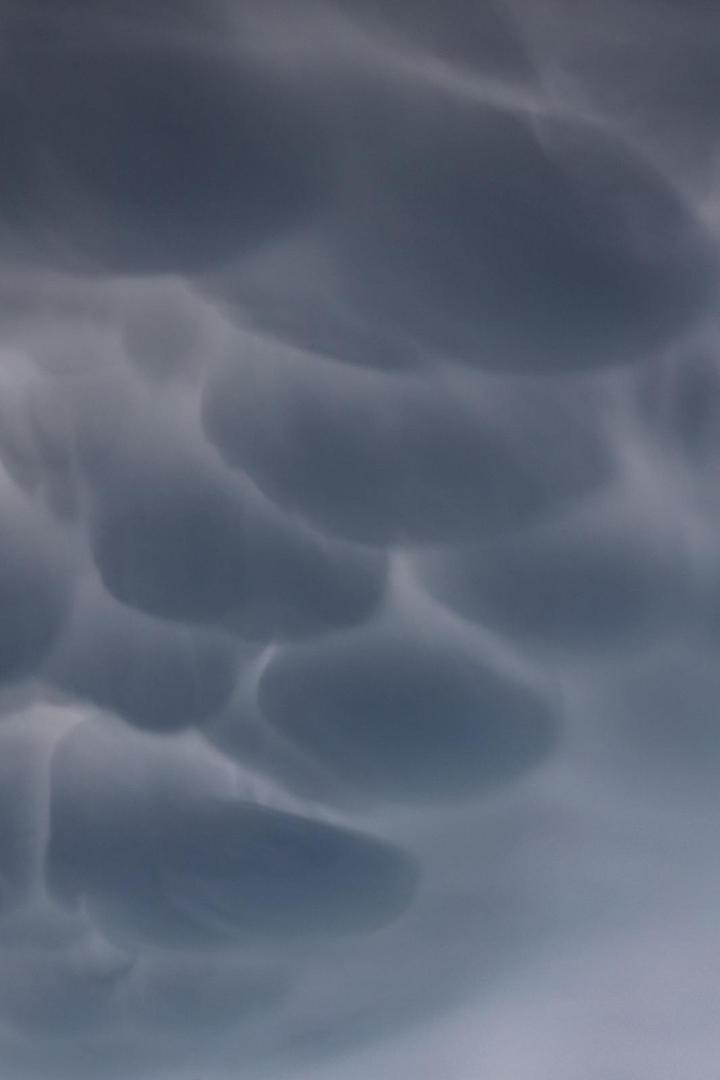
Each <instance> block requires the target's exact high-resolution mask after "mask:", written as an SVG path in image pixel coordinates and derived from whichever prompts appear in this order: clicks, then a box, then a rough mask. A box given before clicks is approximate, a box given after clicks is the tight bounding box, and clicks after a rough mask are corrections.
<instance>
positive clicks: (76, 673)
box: [50, 588, 248, 732]
mask: <svg viewBox="0 0 720 1080" xmlns="http://www.w3.org/2000/svg"><path fill="white" fill-rule="evenodd" d="M243 658H244V659H246V660H247V659H248V656H247V650H245V653H244V654H243V653H242V651H241V650H239V649H238V646H237V644H236V642H235V641H234V640H233V639H232V638H231V637H229V636H226V635H223V634H219V633H213V632H208V631H205V630H202V629H198V628H195V627H184V626H177V625H175V624H173V623H172V622H163V621H161V620H156V619H153V618H150V617H148V616H145V615H143V614H141V613H139V612H136V611H132V610H131V609H130V608H127V607H125V606H123V605H122V604H119V603H117V602H115V601H114V600H113V599H112V598H111V597H110V596H108V595H107V594H106V593H105V592H104V591H103V590H100V589H97V588H95V589H89V590H86V594H85V595H84V597H83V598H82V600H81V602H80V603H79V604H78V605H77V609H76V611H75V614H74V617H73V620H72V622H71V624H70V626H69V627H68V630H67V632H66V633H65V635H64V636H63V641H62V643H61V645H60V647H59V649H58V650H57V651H56V655H55V656H54V657H53V660H52V664H51V667H50V672H51V677H52V679H53V681H54V682H55V683H56V684H57V685H58V686H59V687H61V688H63V689H65V690H67V691H69V692H71V693H73V694H74V695H76V696H77V697H79V698H81V699H85V700H89V701H91V702H94V703H95V704H96V705H98V706H100V707H102V708H106V709H110V710H112V711H115V712H117V713H119V714H120V716H122V717H123V718H124V719H126V720H128V721H129V722H130V723H131V724H137V725H138V726H139V727H141V728H145V729H148V730H150V731H158V732H161V731H165V732H170V731H176V730H179V729H181V728H183V727H186V726H188V725H190V724H198V723H201V722H202V721H203V720H204V719H205V718H206V717H208V716H209V715H211V714H212V713H214V712H216V711H218V710H220V709H221V708H222V707H223V706H224V705H225V704H226V703H227V701H228V700H229V698H230V695H231V693H232V690H233V687H234V684H235V679H236V676H237V670H238V666H239V664H240V663H241V661H242V659H243Z"/></svg>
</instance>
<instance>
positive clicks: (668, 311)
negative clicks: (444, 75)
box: [333, 95, 714, 372]
mask: <svg viewBox="0 0 720 1080" xmlns="http://www.w3.org/2000/svg"><path fill="white" fill-rule="evenodd" d="M415 109H417V111H415V110H407V111H406V114H405V115H402V114H400V115H398V114H396V113H394V112H392V111H391V112H390V115H389V118H388V117H386V118H385V140H384V141H381V140H379V145H378V147H377V148H376V147H373V149H372V151H370V152H368V154H367V158H366V159H365V162H364V164H363V166H362V177H363V179H364V180H365V181H366V185H367V186H366V189H365V190H364V191H362V192H361V193H360V194H357V195H356V189H351V192H350V194H351V197H352V196H354V195H356V197H354V198H352V201H350V202H349V203H348V204H347V207H346V215H345V218H344V219H343V221H342V222H341V223H339V224H338V228H337V234H336V236H335V237H334V238H333V239H334V241H336V242H337V253H338V261H339V264H340V266H341V267H342V271H343V273H344V274H345V276H346V280H347V282H348V286H349V288H351V289H352V292H353V296H354V297H355V298H356V301H357V303H358V304H359V305H360V307H361V309H363V310H366V311H368V310H370V311H372V313H373V316H374V318H376V319H377V320H378V321H379V322H380V324H381V325H386V326H388V327H389V328H390V329H395V330H398V329H399V330H401V331H402V332H404V333H406V334H407V335H408V336H409V337H411V338H415V339H416V340H418V341H422V342H423V344H424V345H425V347H426V348H429V349H433V350H435V351H437V352H440V353H442V354H446V355H447V354H449V355H459V356H461V357H462V358H464V359H466V360H468V361H469V362H471V363H473V364H476V365H477V366H479V367H486V368H490V369H494V370H498V371H536V372H543V371H565V370H585V369H591V368H594V367H596V366H598V365H599V366H604V365H615V364H623V363H628V362H630V361H632V360H634V359H636V358H637V357H638V356H640V355H646V354H647V353H649V352H651V351H652V350H654V349H657V348H658V347H661V346H662V345H663V343H664V342H665V341H666V340H667V339H668V338H672V337H673V336H676V335H678V334H680V333H682V332H683V331H684V330H685V329H686V328H687V327H688V326H689V325H692V323H693V320H695V319H696V318H697V317H698V316H700V315H702V313H703V311H704V310H705V309H706V308H707V306H708V304H709V301H710V296H711V291H710V282H711V280H712V263H713V261H714V253H713V252H712V249H711V248H710V246H709V245H708V244H707V241H706V237H705V235H704V233H703V231H702V229H701V228H700V226H699V224H698V223H697V222H696V221H695V220H694V215H693V213H692V210H691V209H690V207H689V206H687V205H686V204H685V203H684V201H683V198H682V197H681V195H680V194H679V193H678V192H676V191H674V190H673V189H672V187H671V186H670V185H669V184H668V183H667V181H666V180H665V179H664V178H663V176H662V175H661V174H660V173H659V171H657V170H656V169H655V168H654V167H653V166H652V165H650V164H649V163H648V162H646V161H644V160H643V158H642V157H641V156H640V155H638V154H637V152H636V151H635V150H634V149H633V148H632V146H631V145H630V144H629V143H625V142H623V141H621V140H619V139H617V138H615V137H614V136H613V135H612V134H611V133H610V132H609V131H603V130H602V129H601V128H600V127H593V126H590V125H586V124H583V123H580V122H577V121H575V120H570V119H567V118H564V117H553V116H552V115H547V116H545V115H543V114H536V113H521V112H518V111H511V110H510V109H509V108H497V107H491V106H489V105H483V104H466V103H463V104H460V103H459V102H458V101H456V100H452V99H451V98H450V97H449V96H448V97H447V98H443V97H442V96H438V95H435V96H430V95H428V99H427V102H426V108H425V109H422V110H421V109H420V108H419V107H418V105H417V104H415ZM395 125H396V126H395ZM378 127H380V128H381V130H382V127H381V125H380V124H379V125H378ZM399 132H402V136H401V137H400V138H399V137H398V135H399ZM359 168H360V166H359Z"/></svg>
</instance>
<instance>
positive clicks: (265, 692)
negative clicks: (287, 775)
mask: <svg viewBox="0 0 720 1080" xmlns="http://www.w3.org/2000/svg"><path fill="white" fill-rule="evenodd" d="M259 700H260V706H261V709H262V710H263V712H264V713H265V715H266V716H267V717H268V719H269V721H270V722H271V723H272V724H274V725H276V726H277V727H278V728H279V729H280V730H281V731H282V732H284V733H285V734H286V735H288V736H290V737H291V738H292V739H294V740H296V741H297V742H298V744H299V745H300V746H302V747H304V748H305V749H306V750H308V751H310V752H311V753H312V754H314V755H315V756H316V757H317V758H318V759H319V760H320V761H321V762H322V763H323V764H325V765H326V766H328V767H330V768H331V769H333V770H335V771H336V772H337V773H338V774H339V775H340V776H342V777H343V778H344V779H345V780H347V781H348V782H349V783H350V784H352V785H355V786H356V787H358V788H359V789H360V790H365V791H368V792H371V793H373V794H379V795H382V796H384V797H386V798H390V799H399V800H405V799H410V800H413V799H417V800H419V801H421V802H423V801H432V800H433V799H437V798H453V797H467V796H469V795H475V794H481V793H483V792H484V791H486V790H487V789H490V790H492V789H493V788H494V787H497V786H499V785H502V784H503V783H507V782H508V781H510V780H514V779H515V778H516V777H519V776H522V775H523V773H525V772H526V770H528V769H530V768H532V767H534V766H536V765H538V764H539V763H540V762H542V761H543V760H544V758H545V757H546V756H547V755H548V754H549V753H550V752H551V751H552V749H553V748H554V746H555V745H556V742H557V738H558V728H559V723H558V717H557V716H556V715H555V714H554V711H553V708H552V706H551V705H550V704H549V703H548V702H547V701H545V700H543V698H542V696H541V695H540V694H539V692H538V691H537V690H536V689H534V688H533V687H531V686H528V685H524V684H523V683H522V682H520V681H517V680H516V679H514V678H513V677H512V675H509V674H505V673H502V672H501V671H499V670H496V669H495V668H493V666H492V665H491V664H490V663H489V662H487V661H483V660H482V658H480V657H477V656H474V655H473V654H472V653H470V654H468V655H464V654H463V651H462V650H461V649H460V650H458V649H453V648H451V647H448V645H447V644H445V645H444V644H443V643H442V641H438V642H435V641H433V640H432V639H430V640H428V639H427V638H424V637H423V636H422V635H421V634H417V633H416V632H414V631H413V630H412V629H411V628H410V627H398V628H395V629H393V630H390V631H385V630H383V629H382V628H377V629H376V628H374V627H370V628H368V629H367V630H362V631H359V632H357V633H351V634H347V635H345V636H342V637H339V636H338V637H335V638H333V639H332V640H331V641H329V642H328V643H327V644H326V645H318V646H317V647H313V646H305V647H298V648H295V649H292V648H290V649H287V650H285V651H282V652H279V653H278V654H277V655H276V656H275V657H273V659H272V660H271V661H270V662H269V664H268V666H267V667H266V668H265V670H264V672H263V674H262V677H261V680H260V686H259Z"/></svg>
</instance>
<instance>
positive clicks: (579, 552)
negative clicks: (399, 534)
mask: <svg viewBox="0 0 720 1080" xmlns="http://www.w3.org/2000/svg"><path fill="white" fill-rule="evenodd" d="M603 509H604V513H603V514H602V515H598V514H597V513H595V514H585V515H582V516H579V517H576V518H575V519H573V518H569V519H565V520H563V521H560V522H552V523H551V524H549V525H548V526H546V527H544V528H537V529H531V530H527V531H526V532H523V533H518V534H515V535H513V536H512V537H509V538H506V539H505V540H504V541H503V542H502V543H495V544H486V545H484V546H483V545H476V546H467V547H464V548H459V549H450V550H447V551H441V552H439V553H437V554H432V555H429V556H427V557H424V558H421V559H420V560H419V564H418V565H419V574H420V579H421V581H422V582H423V583H424V584H425V586H426V587H427V588H428V589H429V590H430V592H431V593H432V595H433V596H435V597H437V598H438V599H439V600H441V601H442V602H443V603H446V604H448V605H450V607H452V609H453V610H454V611H457V612H458V613H460V614H461V615H462V616H463V617H465V618H468V619H471V620H473V621H476V622H478V623H480V624H481V625H482V626H484V627H486V628H488V629H491V630H493V631H495V632H497V633H500V634H503V635H506V636H507V637H508V638H509V639H510V640H511V641H512V642H513V643H514V644H516V645H518V646H520V647H521V648H526V649H530V650H531V651H532V652H533V653H534V654H536V655H539V656H541V657H543V658H545V659H546V660H547V659H549V658H554V659H555V660H557V661H559V662H560V663H568V661H570V660H571V659H572V658H573V657H575V656H580V657H585V658H594V659H596V660H602V659H603V658H604V657H606V656H607V655H608V654H610V655H612V654H613V653H617V652H624V651H625V650H627V649H628V648H630V647H633V646H635V647H641V646H642V645H643V644H644V643H646V642H648V641H652V640H653V639H655V638H658V637H662V636H664V635H665V634H666V633H667V632H668V630H669V629H670V628H671V627H675V626H677V624H678V622H681V621H682V620H683V619H684V618H685V612H686V611H687V608H688V602H689V599H690V594H691V593H690V587H691V573H690V565H689V562H688V559H687V553H684V552H683V551H682V548H681V545H680V544H679V542H678V540H677V538H673V537H668V536H664V535H663V534H662V531H659V530H658V529H657V526H656V523H655V522H651V521H649V522H643V521H642V520H639V521H637V522H635V523H633V521H632V510H631V509H630V508H629V507H621V508H620V511H621V512H619V513H618V514H617V515H614V514H613V513H612V511H609V512H608V510H607V509H606V508H603Z"/></svg>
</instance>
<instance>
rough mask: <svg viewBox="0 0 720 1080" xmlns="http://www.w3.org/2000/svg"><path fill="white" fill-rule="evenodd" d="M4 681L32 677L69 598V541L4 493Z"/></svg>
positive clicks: (0, 623) (0, 632) (0, 664)
mask: <svg viewBox="0 0 720 1080" xmlns="http://www.w3.org/2000/svg"><path fill="white" fill-rule="evenodd" d="M0 514H1V517H0V613H1V614H0V681H3V682H4V681H6V680H13V679H19V678H24V677H26V676H29V675H32V674H34V673H35V672H36V671H37V669H38V667H39V665H40V664H41V662H42V661H43V660H44V658H45V656H46V655H47V653H48V652H49V650H50V648H51V647H52V645H53V643H54V641H55V639H56V637H57V635H58V633H59V632H60V630H61V627H62V624H63V621H64V619H65V615H66V613H67V608H68V603H69V599H70V595H71V577H70V573H69V570H70V560H69V557H68V556H69V552H68V549H67V545H66V543H65V538H64V537H63V536H62V534H61V533H60V532H59V530H56V529H55V527H54V523H53V522H52V520H51V519H50V518H48V517H46V516H44V515H43V514H41V513H38V512H36V509H35V507H34V506H33V505H32V504H30V503H26V502H25V501H24V500H21V499H20V498H19V497H17V496H15V495H14V494H9V493H8V492H7V491H6V490H3V491H2V495H1V496H0Z"/></svg>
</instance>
